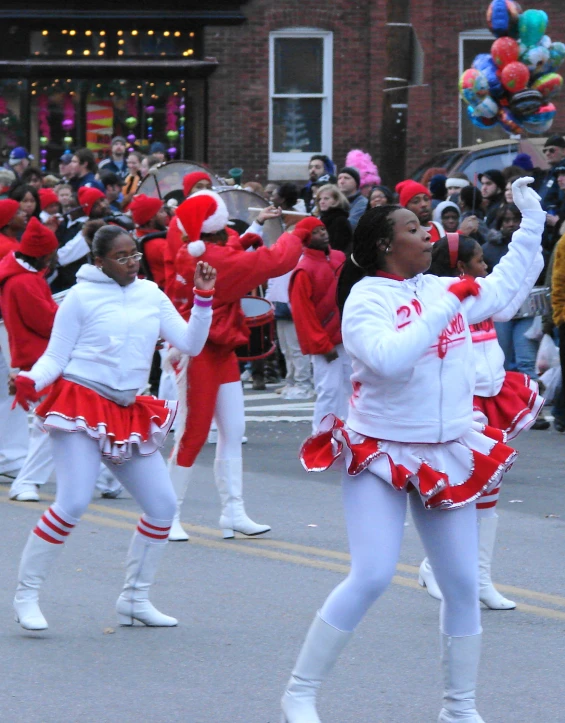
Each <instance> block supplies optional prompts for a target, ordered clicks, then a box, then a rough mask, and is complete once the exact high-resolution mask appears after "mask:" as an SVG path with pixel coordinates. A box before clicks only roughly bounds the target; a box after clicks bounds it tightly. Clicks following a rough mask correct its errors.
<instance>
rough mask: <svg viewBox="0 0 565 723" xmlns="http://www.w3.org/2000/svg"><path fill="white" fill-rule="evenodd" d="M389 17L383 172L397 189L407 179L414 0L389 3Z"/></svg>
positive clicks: (387, 27)
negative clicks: (411, 20) (412, 9)
mask: <svg viewBox="0 0 565 723" xmlns="http://www.w3.org/2000/svg"><path fill="white" fill-rule="evenodd" d="M386 18H387V25H386V76H385V78H384V84H383V120H382V126H381V151H380V158H379V171H380V173H381V176H382V178H383V181H384V183H386V184H387V185H389V186H390V187H391V188H393V189H394V186H395V185H396V184H397V183H398V182H399V181H402V180H403V179H404V178H406V131H407V125H408V87H407V86H409V85H410V82H411V80H410V79H411V76H412V67H413V32H412V26H411V24H410V0H387V6H386Z"/></svg>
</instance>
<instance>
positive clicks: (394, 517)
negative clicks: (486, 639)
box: [320, 471, 481, 637]
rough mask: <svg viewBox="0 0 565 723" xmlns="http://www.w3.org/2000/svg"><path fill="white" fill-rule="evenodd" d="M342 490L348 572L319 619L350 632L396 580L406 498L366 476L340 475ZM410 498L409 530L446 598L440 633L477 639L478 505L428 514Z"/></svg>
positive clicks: (375, 479)
mask: <svg viewBox="0 0 565 723" xmlns="http://www.w3.org/2000/svg"><path fill="white" fill-rule="evenodd" d="M342 489H343V502H344V507H345V519H346V524H347V533H348V538H349V548H350V552H351V571H350V573H349V575H348V576H347V578H346V579H345V580H344V581H343V582H342V583H340V584H339V585H338V586H337V587H336V588H335V589H334V590H333V592H331V593H330V595H329V597H328V598H327V600H326V602H325V603H324V605H323V607H322V609H321V612H320V614H321V617H322V618H323V620H325V621H326V622H327V623H329V624H330V625H333V627H335V628H338V629H339V630H345V631H351V630H354V629H355V627H356V626H357V625H358V624H359V622H360V621H361V619H362V618H363V616H364V615H365V613H366V612H367V610H368V609H369V608H370V607H371V605H372V604H373V603H374V602H375V600H377V598H378V597H380V596H381V595H382V594H383V592H384V591H385V590H386V588H387V587H388V585H389V583H390V581H391V580H392V577H393V575H394V573H395V569H396V563H397V561H398V557H399V553H400V545H401V543H402V537H403V534H404V520H405V517H406V504H407V503H406V498H407V495H406V493H404V492H398V491H397V490H394V489H393V488H392V487H391V486H390V485H389V484H387V483H386V482H384V481H383V480H381V479H380V478H379V477H376V476H375V475H373V474H372V473H371V472H369V471H365V472H362V473H361V474H359V475H357V476H356V477H349V476H348V475H347V473H346V472H344V473H343V485H342ZM409 497H410V505H411V510H412V517H413V519H414V523H415V525H416V528H417V530H418V533H419V535H420V538H421V540H422V543H423V545H424V548H425V550H426V554H427V555H428V557H429V559H430V562H431V565H432V567H433V570H434V573H435V576H436V579H437V582H438V585H439V587H440V589H441V591H442V593H443V601H442V604H441V612H440V627H441V630H442V632H443V633H445V634H446V635H450V636H457V637H459V636H467V635H476V634H477V633H479V632H480V631H481V620H480V608H479V582H478V567H479V566H478V540H477V515H476V510H475V505H474V504H469V505H465V506H464V507H461V508H459V509H455V510H426V509H425V508H424V506H423V504H422V502H421V500H420V497H419V496H418V495H417V493H415V492H413V493H411V494H410V495H409ZM405 614H406V615H410V611H409V610H406V611H405Z"/></svg>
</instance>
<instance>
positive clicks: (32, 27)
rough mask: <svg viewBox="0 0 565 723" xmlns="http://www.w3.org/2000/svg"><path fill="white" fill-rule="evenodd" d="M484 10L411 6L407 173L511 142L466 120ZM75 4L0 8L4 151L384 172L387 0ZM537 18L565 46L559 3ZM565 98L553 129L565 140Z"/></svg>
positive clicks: (482, 46)
mask: <svg viewBox="0 0 565 723" xmlns="http://www.w3.org/2000/svg"><path fill="white" fill-rule="evenodd" d="M391 1H392V0H391ZM487 4H488V3H487V2H483V1H482V0H480V1H475V2H473V3H469V2H468V0H467V2H464V0H449V1H448V0H435V1H434V2H432V0H418V2H415V0H412V3H411V5H412V7H411V9H410V21H411V23H412V25H413V28H414V31H415V34H416V37H417V38H418V41H419V43H420V45H421V49H422V51H423V52H422V57H423V76H422V79H421V81H420V82H421V84H419V85H416V86H414V87H411V88H410V89H409V91H408V99H407V106H408V107H407V111H406V112H407V146H408V149H407V154H408V163H407V166H408V170H410V169H411V168H414V167H415V166H416V165H418V164H419V163H420V162H421V161H423V160H424V159H425V158H428V157H430V156H432V155H433V154H434V153H436V152H438V151H440V150H443V149H445V148H449V147H454V146H458V145H461V144H469V143H475V142H480V141H481V140H482V141H485V140H490V139H495V138H497V137H500V136H499V135H497V133H498V132H497V131H481V130H480V129H477V128H475V127H474V126H472V125H470V124H469V123H468V121H467V120H466V118H465V117H464V115H462V113H461V104H460V101H459V99H458V92H457V81H458V77H459V74H460V72H461V71H462V70H463V69H464V68H465V67H468V66H469V64H470V61H471V60H472V58H473V57H474V55H475V54H476V53H478V52H485V51H488V49H489V47H490V44H491V43H492V40H493V38H492V36H491V35H490V33H489V32H488V31H487V29H486V21H485V11H486V7H487ZM69 5H74V6H78V5H79V4H78V3H73V4H71V3H63V2H57V1H56V0H53V2H51V3H49V4H47V3H42V2H28V3H27V4H26V9H25V11H22V9H21V4H20V3H16V2H11V1H9V0H6V1H5V2H4V3H3V6H2V9H0V20H2V27H3V36H4V37H3V43H2V46H0V99H1V104H0V147H1V148H2V151H3V153H4V154H6V152H7V151H8V150H9V148H10V147H13V146H14V145H19V144H22V145H26V146H28V147H30V148H31V149H32V152H34V154H37V155H40V156H41V155H43V158H44V160H45V162H46V165H47V167H50V166H53V167H54V166H55V165H56V160H57V158H58V156H59V155H60V154H61V152H62V151H63V150H64V149H65V148H67V147H69V148H76V147H80V146H84V145H88V146H89V147H91V148H92V149H93V150H94V151H95V152H96V153H97V154H98V155H99V156H103V155H105V154H107V153H108V150H109V140H110V138H111V137H112V136H113V135H117V134H119V135H124V136H126V137H127V136H129V139H130V143H131V144H132V145H133V146H135V147H137V148H139V149H140V150H142V151H144V150H147V148H148V147H149V144H150V142H151V141H154V140H159V141H162V142H164V143H165V144H166V146H167V148H170V149H171V153H170V156H171V157H175V158H185V159H191V160H195V161H200V162H207V163H208V164H209V165H210V167H211V168H212V169H213V170H214V171H215V172H216V173H218V174H220V175H225V174H226V172H227V170H228V169H229V168H232V167H235V166H239V167H242V168H243V169H244V171H245V178H246V179H249V180H251V179H257V180H261V181H265V180H267V179H272V180H281V179H296V180H298V179H300V178H304V177H305V170H306V165H307V160H308V158H309V157H310V155H312V154H313V153H316V152H321V153H325V154H327V155H329V156H331V157H332V158H333V159H334V160H335V162H336V164H337V165H338V166H339V165H341V164H342V163H343V161H344V158H345V155H346V153H347V151H348V150H350V149H351V148H356V147H360V148H362V149H364V150H366V151H369V152H370V153H371V154H372V156H373V159H374V160H375V161H376V162H377V164H378V162H379V153H380V148H381V144H382V143H383V142H386V138H385V139H384V141H383V138H382V133H381V126H382V117H383V91H384V89H385V80H384V79H385V76H386V75H387V57H386V37H387V25H386V23H387V3H386V0H372V1H371V2H360V1H356V0H333V2H332V3H328V2H321V1H320V0H310V1H309V2H308V3H304V2H300V0H280V1H279V2H278V3H275V2H273V1H272V0H249V1H248V2H245V0H209V1H208V2H206V3H197V2H194V1H193V0H188V1H185V2H180V1H179V0H177V1H176V2H174V1H169V0H162V2H161V3H159V7H158V9H155V4H154V3H153V4H149V3H147V2H141V1H139V0H138V1H137V2H131V1H129V0H122V2H121V3H120V4H119V9H116V3H114V2H109V1H108V0H97V1H96V3H95V9H94V10H86V9H84V4H83V3H81V4H80V7H81V8H82V9H80V10H76V9H73V8H69ZM524 7H525V6H524ZM535 7H536V8H539V9H543V10H545V11H546V12H547V13H548V15H549V17H550V26H549V28H548V33H549V34H550V35H551V36H553V39H554V40H562V41H565V4H564V3H563V2H562V0H541V2H538V3H536V5H535ZM406 52H409V49H408V48H406ZM564 97H565V96H564ZM564 102H565V101H564V100H562V98H561V97H558V98H557V101H556V105H557V107H558V115H557V118H556V120H555V123H554V129H555V130H556V131H565V118H564V113H563V109H562V106H563V103H564ZM41 150H43V154H41ZM385 180H386V179H385Z"/></svg>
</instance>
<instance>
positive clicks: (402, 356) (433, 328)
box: [342, 282, 463, 378]
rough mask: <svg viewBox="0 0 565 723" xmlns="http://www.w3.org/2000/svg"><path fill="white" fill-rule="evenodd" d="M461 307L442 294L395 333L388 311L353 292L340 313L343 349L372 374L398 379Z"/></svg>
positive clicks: (446, 294) (434, 340)
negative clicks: (396, 377)
mask: <svg viewBox="0 0 565 723" xmlns="http://www.w3.org/2000/svg"><path fill="white" fill-rule="evenodd" d="M461 283H463V282H461ZM460 306H461V302H460V301H459V298H458V297H457V296H456V295H455V294H453V293H449V292H448V293H445V294H441V296H440V297H439V298H438V299H437V301H436V302H435V303H434V305H433V307H431V308H428V309H426V310H424V311H423V313H422V315H421V316H418V317H417V318H415V319H414V321H413V322H412V323H411V324H409V325H408V326H405V327H403V328H402V329H397V328H396V325H395V322H396V319H395V318H394V316H393V314H392V313H391V311H390V309H389V308H387V307H386V306H384V305H383V304H382V303H381V302H379V301H378V300H376V299H370V298H368V297H367V296H366V295H365V294H362V293H361V294H358V295H357V294H355V293H354V292H353V293H352V296H350V297H349V299H348V300H347V302H346V304H345V309H344V313H343V321H342V334H343V342H344V345H345V348H346V350H347V352H348V353H349V354H351V355H352V356H354V357H356V358H357V359H359V360H360V361H362V362H363V363H364V364H365V365H366V366H368V367H369V368H370V369H371V370H372V371H373V372H375V374H378V375H379V376H382V377H385V378H386V377H394V376H397V375H398V374H402V373H404V372H407V371H409V370H410V369H412V368H413V367H414V365H415V364H416V363H417V362H418V360H419V359H420V358H421V357H422V356H423V355H424V353H425V352H426V350H427V349H428V348H429V347H430V346H431V345H432V344H434V343H435V342H436V341H437V339H438V336H439V335H440V334H441V332H442V331H443V329H445V327H446V326H447V325H448V324H449V322H450V321H451V319H453V317H454V316H455V314H456V313H457V311H458V309H459V308H460Z"/></svg>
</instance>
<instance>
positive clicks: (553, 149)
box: [543, 148, 557, 153]
mask: <svg viewBox="0 0 565 723" xmlns="http://www.w3.org/2000/svg"><path fill="white" fill-rule="evenodd" d="M543 152H544V153H557V148H544V149H543Z"/></svg>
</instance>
